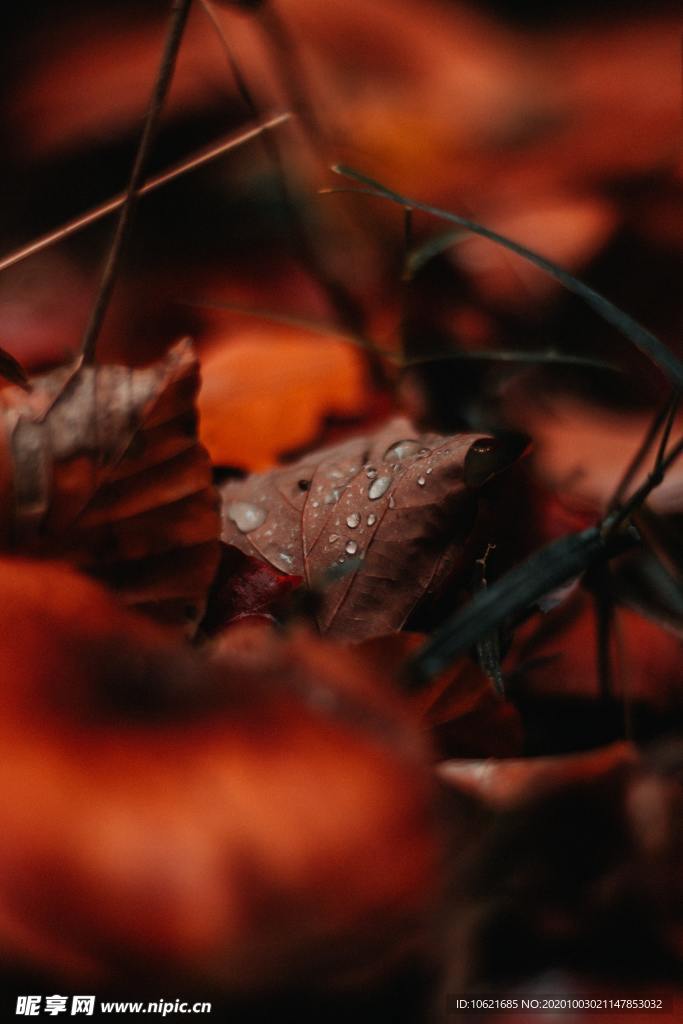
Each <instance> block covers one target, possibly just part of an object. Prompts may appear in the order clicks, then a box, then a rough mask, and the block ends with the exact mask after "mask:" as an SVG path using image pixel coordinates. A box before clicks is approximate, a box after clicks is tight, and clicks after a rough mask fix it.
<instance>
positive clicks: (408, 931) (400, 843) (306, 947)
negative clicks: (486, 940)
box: [0, 559, 438, 991]
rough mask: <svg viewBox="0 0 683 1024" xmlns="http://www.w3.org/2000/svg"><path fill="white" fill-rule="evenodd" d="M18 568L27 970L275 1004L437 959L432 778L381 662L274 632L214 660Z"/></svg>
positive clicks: (100, 595)
mask: <svg viewBox="0 0 683 1024" xmlns="http://www.w3.org/2000/svg"><path fill="white" fill-rule="evenodd" d="M0 569H1V572H0V609H2V628H3V636H4V638H5V639H4V641H3V643H2V645H0V710H1V713H0V740H1V741H2V746H3V757H2V759H1V761H0V790H1V791H2V793H3V800H2V807H1V808H0V828H1V829H2V835H3V841H2V844H1V845H0V902H1V903H2V908H3V911H2V914H0V945H1V946H2V949H3V957H4V960H5V963H8V962H11V963H12V964H14V965H16V966H20V967H23V968H26V969H30V970H32V971H36V970H42V971H49V972H50V974H51V976H52V977H58V978H62V979H64V980H65V982H66V981H68V982H71V983H74V984H77V983H80V982H83V983H86V982H87V983H90V984H93V985H95V984H107V983H108V984H116V983H118V984H121V983H122V982H123V981H125V982H126V983H131V979H133V978H138V979H140V976H141V975H142V976H143V977H146V979H147V982H149V980H150V979H151V980H152V981H153V982H154V985H155V986H158V984H159V983H160V982H161V981H162V980H163V979H166V981H167V982H170V981H173V982H175V983H176V984H178V983H179V982H184V983H188V982H190V983H194V984H196V985H199V986H200V988H201V986H202V985H203V986H204V988H206V986H207V985H214V984H215V985H218V986H219V987H221V988H222V989H223V990H228V991H234V990H236V989H253V988H254V987H257V988H258V989H259V990H261V991H262V990H263V989H264V987H267V986H269V985H270V984H273V983H286V982H288V981H289V982H292V981H293V982H296V981H298V982H299V983H303V982H304V981H305V982H306V984H307V985H308V984H309V983H310V981H311V977H315V978H316V984H320V985H325V984H327V983H328V982H329V980H330V978H333V979H336V980H338V977H339V972H340V970H341V971H344V970H346V969H349V970H350V969H355V968H356V967H359V966H360V967H362V968H368V969H377V968H378V967H381V966H382V965H383V964H385V963H387V964H388V963H389V962H390V961H392V960H395V959H396V957H400V956H402V955H403V954H404V953H405V951H406V950H412V951H414V950H415V949H416V948H419V946H420V943H421V942H422V941H423V931H422V925H423V924H424V913H425V909H426V907H427V906H428V904H429V901H430V899H431V896H432V894H433V892H434V886H435V879H436V878H437V877H438V872H436V870H435V854H436V838H435V832H434V828H433V820H432V809H431V791H432V785H431V781H430V778H429V772H428V769H427V761H426V757H425V751H424V749H423V744H422V742H421V740H420V737H419V736H418V735H417V732H416V730H415V727H414V725H413V724H412V723H411V721H410V717H409V715H408V714H407V712H406V711H405V709H404V708H403V706H402V703H401V702H400V701H399V700H398V699H397V698H396V697H395V695H394V694H392V692H391V689H390V687H389V686H388V685H386V684H383V682H382V680H381V679H378V678H377V676H376V675H375V674H373V673H371V672H369V671H368V669H367V667H366V666H365V665H364V664H363V662H362V661H359V660H358V658H357V657H356V656H355V655H354V654H353V653H352V652H349V651H346V650H343V649H338V648H335V647H333V646H332V645H330V644H329V643H328V642H326V641H322V640H320V639H318V638H315V637H311V636H309V635H295V636H292V637H290V638H283V637H282V636H280V635H278V634H277V633H275V632H274V631H273V630H271V629H268V628H265V629H264V628H263V627H261V628H257V629H254V627H253V626H251V627H249V628H245V627H241V626H235V627H233V628H232V629H231V630H230V631H228V634H226V636H229V637H230V638H231V639H230V643H229V644H224V645H222V648H221V650H220V652H219V653H217V654H216V656H215V658H214V659H213V660H209V659H208V658H207V657H206V656H205V655H202V654H199V653H197V652H195V651H193V650H189V649H188V648H187V647H186V646H185V645H182V644H180V643H177V642H173V641H171V640H169V638H168V635H167V633H165V632H163V631H161V630H159V629H158V628H157V627H155V626H154V625H153V624H152V623H148V622H145V621H144V620H143V619H141V618H139V617H137V616H134V615H132V614H130V613H129V612H128V611H126V610H125V609H123V608H121V606H120V604H119V603H118V602H117V601H116V600H115V599H114V598H113V597H112V596H111V595H109V594H108V593H107V592H106V591H105V590H104V589H102V588H101V587H99V586H97V585H96V584H95V583H93V582H92V581H89V580H87V579H86V578H84V577H82V576H80V575H78V574H76V573H75V572H74V571H73V570H71V569H67V568H64V567H60V566H55V565H52V564H50V563H45V562H43V563H34V562H30V561H25V560H18V559H4V560H2V561H1V563H0ZM141 984H142V981H141Z"/></svg>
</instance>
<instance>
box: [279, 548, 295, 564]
mask: <svg viewBox="0 0 683 1024" xmlns="http://www.w3.org/2000/svg"><path fill="white" fill-rule="evenodd" d="M280 558H281V559H282V561H283V562H285V564H286V565H292V564H293V562H294V559H293V558H292V556H291V555H288V554H286V553H285V552H284V551H281V552H280Z"/></svg>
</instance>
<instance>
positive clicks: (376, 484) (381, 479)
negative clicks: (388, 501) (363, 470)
mask: <svg viewBox="0 0 683 1024" xmlns="http://www.w3.org/2000/svg"><path fill="white" fill-rule="evenodd" d="M390 485H391V477H390V476H378V477H377V479H376V480H373V481H372V483H371V484H370V486H369V487H368V498H369V499H370V501H376V500H377V499H378V498H381V497H382V495H383V494H386V493H387V491H388V490H389V487H390Z"/></svg>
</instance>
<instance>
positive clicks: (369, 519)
mask: <svg viewBox="0 0 683 1024" xmlns="http://www.w3.org/2000/svg"><path fill="white" fill-rule="evenodd" d="M481 440H482V439H481V438H480V437H479V436H478V435H476V434H460V435H454V436H450V437H448V436H446V437H444V436H441V435H437V434H418V433H417V432H416V431H415V429H414V427H412V426H411V425H410V423H409V422H408V421H407V420H404V419H398V420H393V421H391V422H390V423H388V424H387V425H386V426H384V427H382V428H380V429H379V430H378V431H377V432H376V433H374V434H372V435H369V436H367V437H358V438H354V439H352V440H350V441H347V442H345V443H342V444H340V445H336V446H333V447H331V448H329V449H323V450H322V451H320V452H316V453H314V454H312V455H310V456H305V457H304V458H303V459H301V460H300V461H299V462H297V463H295V464H294V465H291V466H286V467H283V468H282V469H276V470H273V471H271V472H270V473H267V474H263V475H257V476H252V477H249V478H248V479H246V480H244V481H239V482H234V483H233V482H230V483H228V484H226V485H225V486H223V487H222V488H221V496H222V502H223V540H224V541H225V542H226V543H228V544H232V545H234V546H235V547H239V548H240V550H242V551H244V552H245V553H246V554H250V555H253V556H257V557H259V558H262V559H264V560H265V561H267V562H268V563H269V564H270V565H272V566H273V567H274V568H276V569H277V570H278V571H279V572H284V573H294V574H296V575H300V576H302V577H303V578H304V580H305V581H306V583H307V584H308V585H309V586H314V587H315V586H316V585H317V584H318V581H319V580H321V579H323V578H324V577H325V575H326V574H328V573H329V572H330V570H332V569H333V568H334V567H338V566H343V565H344V564H345V563H346V561H347V560H351V559H358V560H360V564H359V565H358V567H357V568H355V569H353V570H352V571H350V572H349V573H348V574H346V575H343V576H342V577H341V578H339V579H337V580H336V581H334V582H331V583H329V584H328V585H326V586H325V587H324V590H323V593H322V605H321V608H320V610H319V612H318V616H317V621H318V626H319V628H320V630H321V631H322V632H324V633H327V634H329V635H330V636H337V637H342V638H345V639H349V640H362V639H365V638H367V637H370V636H373V635H381V634H382V633H386V632H390V631H392V630H397V629H400V628H401V626H402V625H403V624H404V623H405V622H406V620H407V618H408V617H409V615H410V614H411V612H412V611H413V610H414V609H415V607H416V606H417V605H418V604H419V603H420V601H422V600H423V599H424V597H425V596H426V595H427V594H429V593H431V592H435V591H438V589H439V587H440V586H441V585H442V584H443V583H444V581H445V580H446V579H447V578H449V577H451V576H452V575H453V574H456V573H458V572H462V571H463V570H464V569H466V566H465V565H463V561H464V559H463V556H464V550H465V545H466V542H467V538H468V536H469V534H470V532H471V530H472V528H473V524H474V521H475V518H476V490H475V489H474V488H473V487H470V486H468V485H467V482H466V480H465V467H466V460H467V459H468V453H470V452H471V451H472V449H473V447H474V446H476V443H477V442H479V441H481ZM483 448H484V449H485V452H484V454H483V458H484V460H485V461H486V474H485V476H486V477H488V476H490V475H491V473H492V472H494V471H495V469H496V468H501V467H500V466H497V467H496V466H493V465H492V464H491V458H490V452H489V450H488V446H487V445H483ZM474 455H475V459H476V458H478V457H479V456H478V454H477V453H476V451H475V453H474ZM469 458H470V461H469V465H470V471H471V466H472V456H470V457H469ZM478 482H480V481H479V480H477V483H478Z"/></svg>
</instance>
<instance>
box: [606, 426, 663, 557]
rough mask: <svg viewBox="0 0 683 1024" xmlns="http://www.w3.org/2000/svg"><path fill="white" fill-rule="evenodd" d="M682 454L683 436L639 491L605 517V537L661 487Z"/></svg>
mask: <svg viewBox="0 0 683 1024" xmlns="http://www.w3.org/2000/svg"><path fill="white" fill-rule="evenodd" d="M681 454H683V438H681V440H680V441H679V442H678V443H677V444H675V445H674V446H673V448H672V449H671V451H670V452H669V454H668V455H665V456H663V457H662V458H661V459H660V460H659V461H658V463H657V465H656V466H655V468H654V469H653V471H652V472H651V473H649V474H648V477H647V480H646V481H645V482H644V483H643V484H641V486H640V487H639V488H638V490H637V491H634V492H633V494H632V495H631V497H630V498H629V499H628V501H627V502H626V504H625V505H622V506H621V508H619V509H616V510H615V511H614V512H612V513H611V514H610V515H608V516H606V517H605V519H604V520H603V523H602V535H603V537H608V536H610V535H611V534H613V533H614V532H615V530H617V528H618V527H619V526H621V524H622V523H623V522H624V520H625V519H628V517H629V516H630V515H632V513H633V512H635V511H636V510H637V509H639V508H640V506H641V505H642V504H643V503H644V502H645V501H646V499H647V498H648V497H649V496H650V492H651V491H654V489H655V487H659V485H660V484H661V482H662V480H663V479H664V476H665V474H666V471H667V470H668V469H669V467H670V466H672V465H673V464H674V462H675V461H676V459H678V458H679V457H680V456H681Z"/></svg>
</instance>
